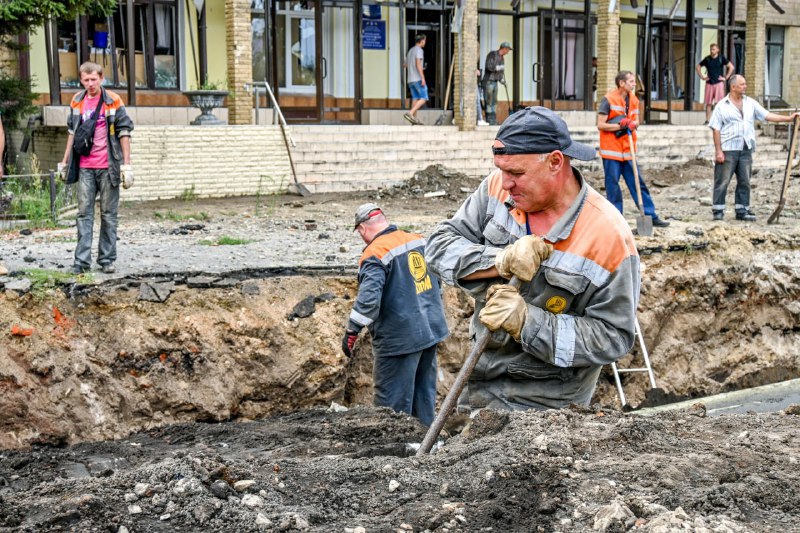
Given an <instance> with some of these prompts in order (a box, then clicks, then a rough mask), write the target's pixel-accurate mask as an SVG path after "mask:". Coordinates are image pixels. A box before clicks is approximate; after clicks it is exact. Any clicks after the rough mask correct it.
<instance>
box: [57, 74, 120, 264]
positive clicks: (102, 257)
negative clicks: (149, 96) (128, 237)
mask: <svg viewBox="0 0 800 533" xmlns="http://www.w3.org/2000/svg"><path fill="white" fill-rule="evenodd" d="M80 77H81V84H82V85H83V87H84V89H85V90H83V91H80V92H79V93H77V94H76V95H75V96H74V97H73V98H72V102H70V114H69V117H67V129H68V131H69V137H68V139H67V148H66V150H65V151H64V158H63V159H62V161H61V163H62V165H64V167H65V172H66V180H67V183H77V184H78V220H77V227H78V244H77V245H76V246H75V262H74V263H73V265H72V273H73V274H81V273H83V272H86V271H87V270H89V269H90V267H91V264H92V231H93V228H94V205H95V200H96V198H97V197H98V196H99V197H100V242H99V244H98V252H97V263H98V264H99V265H100V268H101V269H102V271H103V272H104V273H106V274H111V273H113V272H114V271H115V268H114V261H116V259H117V210H118V208H119V186H120V183H122V186H123V187H124V188H126V189H127V188H128V187H130V186H131V185H133V168H132V167H131V143H130V139H131V137H130V135H131V131H132V130H133V122H132V121H131V119H130V117H129V116H128V113H127V112H126V111H125V106H124V105H123V104H122V100H121V99H120V97H119V95H117V94H116V93H113V92H111V91H106V90H105V89H103V87H102V85H103V67H101V66H100V65H97V64H95V63H90V62H86V63H84V64H82V65H81V66H80ZM101 102H102V104H101ZM98 106H99V108H98ZM95 113H97V120H96V126H95V128H94V134H93V135H91V136H90V138H91V140H92V141H93V142H89V143H84V145H85V146H84V147H83V149H84V151H86V150H88V153H84V154H81V153H79V151H78V150H79V149H80V148H79V147H78V146H75V137H76V136H75V133H76V130H77V129H78V128H79V127H80V126H81V124H83V123H84V122H86V121H88V120H90V119H92V117H93V116H94V115H95ZM79 140H81V139H80V136H79ZM89 145H90V146H89Z"/></svg>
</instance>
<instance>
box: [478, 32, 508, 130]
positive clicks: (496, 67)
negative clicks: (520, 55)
mask: <svg viewBox="0 0 800 533" xmlns="http://www.w3.org/2000/svg"><path fill="white" fill-rule="evenodd" d="M511 50H512V48H511V43H509V42H507V41H503V42H502V43H500V48H499V49H498V50H492V51H491V52H489V53H488V54H487V55H486V63H485V64H484V69H483V101H484V102H486V120H487V121H488V122H489V124H491V125H492V126H494V125H495V124H497V112H496V108H497V82H500V83H503V84H505V82H506V65H505V60H504V59H503V56H505V55H506V54H507V53H509V52H510V51H511ZM508 112H509V113H510V112H511V110H510V109H509V110H508Z"/></svg>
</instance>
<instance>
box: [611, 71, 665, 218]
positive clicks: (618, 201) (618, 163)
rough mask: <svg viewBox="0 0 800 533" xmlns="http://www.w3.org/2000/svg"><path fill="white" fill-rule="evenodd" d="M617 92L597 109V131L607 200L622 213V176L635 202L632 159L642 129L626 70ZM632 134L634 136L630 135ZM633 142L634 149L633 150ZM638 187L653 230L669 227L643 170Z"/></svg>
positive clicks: (633, 82) (632, 83) (618, 78)
mask: <svg viewBox="0 0 800 533" xmlns="http://www.w3.org/2000/svg"><path fill="white" fill-rule="evenodd" d="M614 81H615V82H616V85H617V87H616V89H612V90H610V91H608V92H607V93H606V95H605V96H604V97H603V99H602V100H601V101H600V105H599V106H598V108H597V129H598V130H600V157H602V158H603V171H604V172H605V178H606V198H608V201H609V202H611V203H612V204H614V207H616V208H617V209H619V212H620V213H622V189H620V187H619V177H620V174H621V175H622V177H624V178H625V183H626V184H627V185H628V190H630V191H631V196H633V202H634V203H635V204H636V205H637V207H638V205H639V202H638V199H637V198H636V182H635V181H634V180H635V179H636V177H635V175H634V173H633V155H632V154H631V152H632V151H635V149H636V145H637V135H636V128H638V127H639V99H638V98H636V95H635V94H634V89H635V88H636V78H635V76H634V75H633V72H630V71H628V70H623V71H621V72H620V73H619V74H617V76H616V78H615V79H614ZM628 133H630V134H631V135H628ZM631 138H633V146H631V142H630V140H631ZM637 170H638V173H639V187H640V188H641V190H642V203H643V204H644V214H645V215H649V216H651V217H652V218H653V226H656V227H662V228H663V227H666V226H669V222H667V221H666V220H663V219H661V218H660V217H659V216H658V215H657V214H656V207H655V205H654V204H653V198H652V197H651V196H650V191H649V190H648V189H647V185H645V184H644V180H643V179H642V169H641V168H640V167H638V165H637Z"/></svg>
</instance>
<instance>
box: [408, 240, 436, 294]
mask: <svg viewBox="0 0 800 533" xmlns="http://www.w3.org/2000/svg"><path fill="white" fill-rule="evenodd" d="M408 271H409V272H411V277H413V278H414V286H415V287H416V289H417V294H420V293H423V292H425V291H429V290H431V289H432V288H433V284H432V283H431V277H430V276H429V275H428V265H427V264H426V263H425V258H424V257H422V254H421V253H419V252H417V251H416V250H415V251H413V252H409V254H408Z"/></svg>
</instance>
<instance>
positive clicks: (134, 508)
mask: <svg viewBox="0 0 800 533" xmlns="http://www.w3.org/2000/svg"><path fill="white" fill-rule="evenodd" d="M141 512H142V508H141V507H139V506H138V505H129V506H128V513H129V514H140V513H141Z"/></svg>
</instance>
